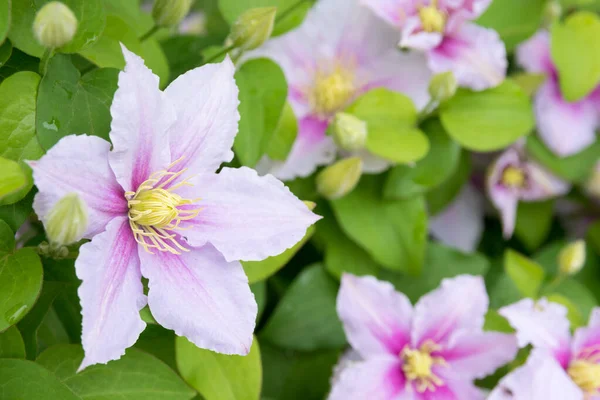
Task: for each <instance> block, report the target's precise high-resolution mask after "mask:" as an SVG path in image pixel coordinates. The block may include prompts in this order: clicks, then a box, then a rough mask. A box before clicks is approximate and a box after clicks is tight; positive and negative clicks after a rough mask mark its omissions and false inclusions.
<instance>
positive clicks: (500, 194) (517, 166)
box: [486, 143, 570, 239]
mask: <svg viewBox="0 0 600 400" xmlns="http://www.w3.org/2000/svg"><path fill="white" fill-rule="evenodd" d="M486 185H487V191H488V195H489V197H490V200H491V201H492V203H493V204H494V207H496V208H497V209H498V211H499V212H500V216H501V219H502V228H503V232H504V237H505V238H507V239H508V238H510V237H511V236H512V234H513V232H514V229H515V224H516V219H517V206H518V203H519V201H521V200H522V201H541V200H547V199H550V198H553V197H557V196H560V195H563V194H565V193H567V192H568V191H569V189H570V185H569V184H568V183H567V182H565V181H562V180H560V179H559V178H557V177H555V176H554V175H552V174H551V173H550V172H548V171H546V170H545V169H544V168H543V167H542V166H540V165H539V164H537V163H535V162H534V161H531V160H530V159H528V157H527V155H526V154H525V150H524V146H523V144H522V143H517V144H516V145H514V146H512V147H510V148H509V149H507V150H506V151H504V153H502V154H501V155H500V157H498V158H497V159H496V161H494V162H493V163H492V165H491V166H490V171H489V173H488V176H487V182H486Z"/></svg>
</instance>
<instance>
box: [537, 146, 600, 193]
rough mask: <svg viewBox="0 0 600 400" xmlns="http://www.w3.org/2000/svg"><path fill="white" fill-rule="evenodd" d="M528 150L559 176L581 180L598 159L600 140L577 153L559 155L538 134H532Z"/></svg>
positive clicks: (569, 179) (576, 180)
mask: <svg viewBox="0 0 600 400" xmlns="http://www.w3.org/2000/svg"><path fill="white" fill-rule="evenodd" d="M527 152H528V153H529V155H530V156H531V157H532V158H534V159H535V160H536V161H538V162H539V163H540V164H542V165H543V166H544V167H546V168H547V169H548V170H550V171H551V172H552V173H554V174H555V175H556V176H558V177H559V178H562V179H565V180H567V181H570V182H581V181H584V180H585V179H587V177H588V175H589V174H590V172H591V171H592V169H593V168H594V166H595V165H596V162H597V161H598V154H600V140H596V142H595V143H594V144H592V145H591V146H589V147H588V148H586V149H585V150H583V151H581V152H579V153H577V154H574V155H572V156H569V157H559V156H557V155H555V154H554V153H553V152H552V151H550V150H549V149H548V148H547V147H546V146H545V145H544V143H542V141H541V140H540V139H539V138H538V137H537V136H534V135H531V136H530V137H529V138H528V139H527Z"/></svg>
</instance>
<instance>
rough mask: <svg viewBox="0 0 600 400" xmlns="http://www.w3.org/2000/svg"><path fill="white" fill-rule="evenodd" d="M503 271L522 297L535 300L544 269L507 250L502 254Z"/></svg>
mask: <svg viewBox="0 0 600 400" xmlns="http://www.w3.org/2000/svg"><path fill="white" fill-rule="evenodd" d="M504 270H505V271H506V274H507V275H508V276H509V277H510V278H511V280H512V281H513V282H514V284H515V285H516V287H517V289H519V292H521V294H522V295H523V296H524V297H533V298H536V297H537V296H538V293H539V291H540V287H541V286H542V283H543V282H544V277H545V275H546V274H545V272H544V269H543V268H542V267H541V266H540V265H539V264H538V263H536V262H535V261H533V260H530V259H529V258H527V257H525V256H523V255H521V254H519V253H517V252H516V251H513V250H507V251H506V252H505V253H504Z"/></svg>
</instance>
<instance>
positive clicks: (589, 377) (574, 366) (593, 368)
mask: <svg viewBox="0 0 600 400" xmlns="http://www.w3.org/2000/svg"><path fill="white" fill-rule="evenodd" d="M597 350H598V348H591V349H586V350H584V351H583V353H582V356H583V358H579V359H576V360H574V361H573V362H571V364H569V368H568V369H567V372H568V374H569V376H570V377H571V379H573V382H575V383H576V384H577V386H579V387H580V388H581V390H583V391H584V392H585V393H588V394H598V391H599V390H600V353H599V352H596V351H597Z"/></svg>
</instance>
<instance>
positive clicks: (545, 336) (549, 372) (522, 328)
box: [489, 299, 600, 400]
mask: <svg viewBox="0 0 600 400" xmlns="http://www.w3.org/2000/svg"><path fill="white" fill-rule="evenodd" d="M500 314H501V315H503V316H504V317H505V318H506V319H508V322H509V323H510V324H511V325H512V326H513V328H515V329H516V331H517V339H518V341H519V346H520V347H525V346H527V345H532V346H533V349H534V350H533V353H532V354H531V355H530V357H529V360H528V362H527V363H526V364H525V366H523V367H521V368H519V369H517V370H515V371H513V372H512V373H510V374H509V375H507V376H506V377H505V378H504V379H503V380H502V381H500V383H499V385H498V387H497V388H496V389H495V390H494V391H493V392H492V394H491V396H490V398H489V400H566V399H569V400H600V308H595V309H594V310H593V311H592V314H591V316H590V321H589V324H588V326H587V327H584V328H579V329H577V330H576V331H575V334H574V335H573V336H571V333H570V330H569V326H570V324H569V320H568V319H567V309H566V308H565V307H564V306H562V305H561V304H556V303H550V302H548V301H547V300H546V299H541V300H539V301H537V302H536V301H534V300H532V299H524V300H521V301H519V302H518V303H515V304H512V305H510V306H507V307H504V308H502V309H501V310H500Z"/></svg>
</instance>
